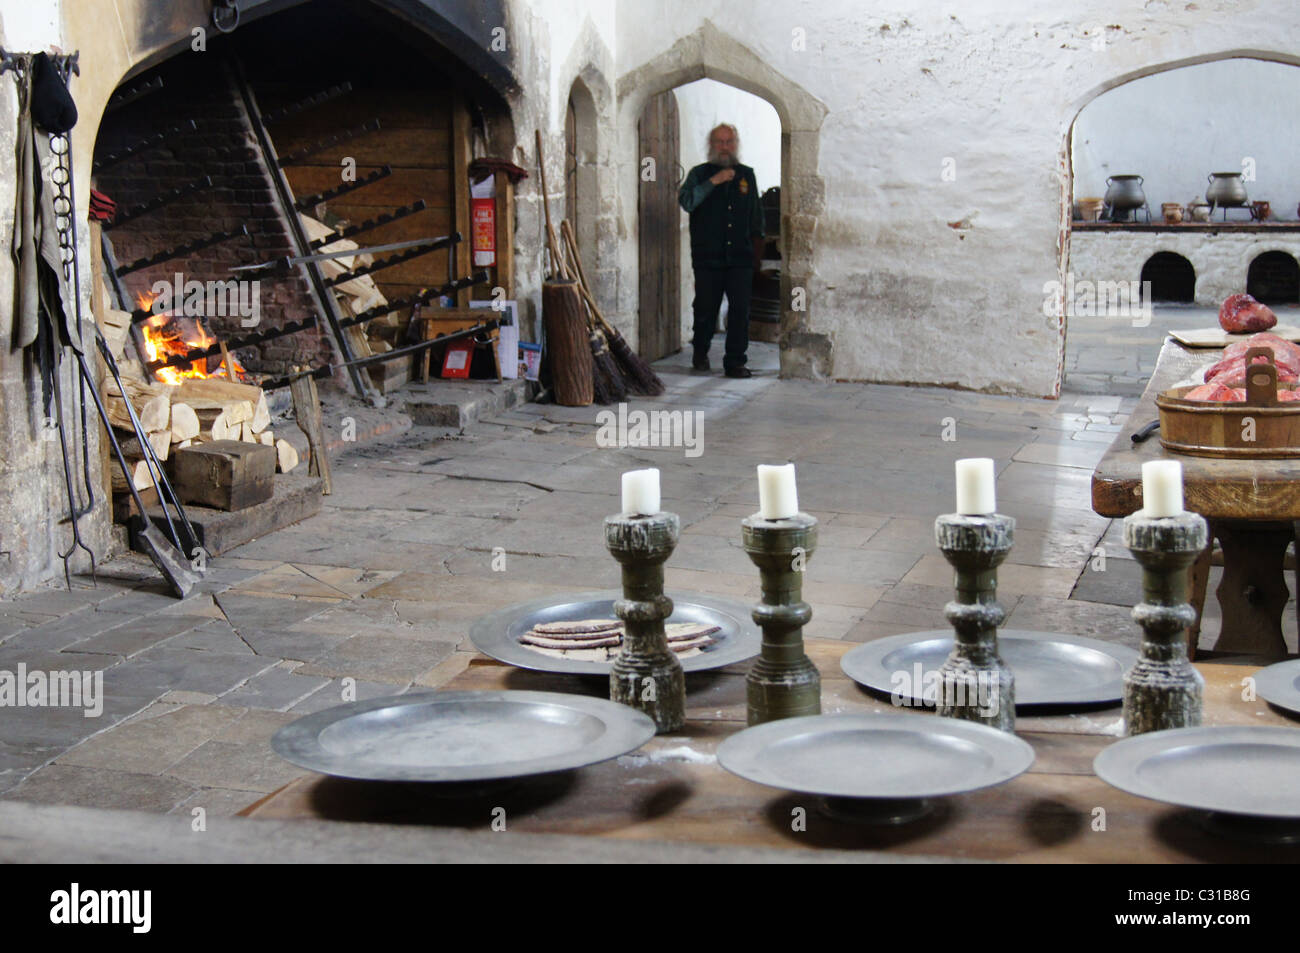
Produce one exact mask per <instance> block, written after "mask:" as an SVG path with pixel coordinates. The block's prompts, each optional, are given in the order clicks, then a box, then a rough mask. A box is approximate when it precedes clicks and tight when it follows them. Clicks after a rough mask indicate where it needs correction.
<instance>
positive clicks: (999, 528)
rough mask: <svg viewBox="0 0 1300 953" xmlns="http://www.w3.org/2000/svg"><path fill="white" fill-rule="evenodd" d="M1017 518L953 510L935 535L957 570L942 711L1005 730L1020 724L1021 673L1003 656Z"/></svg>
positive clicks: (937, 525)
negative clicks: (1006, 580)
mask: <svg viewBox="0 0 1300 953" xmlns="http://www.w3.org/2000/svg"><path fill="white" fill-rule="evenodd" d="M1015 529H1016V521H1015V520H1014V519H1012V518H1011V517H1010V516H1002V515H1000V514H995V513H991V514H989V515H987V516H967V515H963V514H960V513H949V514H947V515H946V516H940V517H939V518H938V519H936V520H935V521H934V538H935V542H936V543H937V544H938V546H939V549H940V550H942V551H943V555H944V558H946V559H947V560H948V562H950V563H951V564H952V566H953V568H954V569H955V570H956V571H957V579H956V583H955V588H956V596H957V598H956V601H954V602H950V603H948V605H947V606H945V607H944V610H943V613H944V615H945V616H946V617H947V619H948V621H949V622H950V623H951V624H952V627H953V630H954V635H955V637H954V640H953V646H952V652H951V654H949V656H948V658H947V659H946V660H945V661H944V663H943V665H942V666H940V668H939V697H938V699H937V705H938V710H939V714H940V715H944V716H946V717H948V718H962V719H965V720H966V721H976V722H979V723H980V724H984V725H989V726H990V727H993V728H1001V729H1002V730H1003V731H1014V730H1015V725H1016V697H1015V678H1014V677H1013V676H1012V674H1011V669H1010V668H1008V667H1007V664H1006V663H1005V662H1003V661H1002V658H1001V657H1000V656H999V655H998V626H999V625H1001V624H1002V622H1003V621H1004V620H1005V619H1006V612H1004V611H1003V609H1002V606H1001V604H1000V603H999V602H998V601H997V592H998V572H997V567H998V566H999V565H1001V563H1002V561H1003V560H1004V559H1006V558H1007V554H1008V553H1009V552H1011V545H1012V540H1013V537H1014V535H1015Z"/></svg>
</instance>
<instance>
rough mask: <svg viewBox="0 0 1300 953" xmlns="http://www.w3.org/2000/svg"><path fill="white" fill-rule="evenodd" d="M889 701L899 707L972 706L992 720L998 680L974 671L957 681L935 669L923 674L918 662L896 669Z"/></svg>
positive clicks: (892, 674) (950, 675)
mask: <svg viewBox="0 0 1300 953" xmlns="http://www.w3.org/2000/svg"><path fill="white" fill-rule="evenodd" d="M889 685H890V688H891V691H890V694H889V700H890V701H891V702H892V703H893V704H894V705H895V706H896V707H899V708H920V707H924V706H934V705H940V704H942V705H944V706H947V707H951V706H957V707H961V708H967V707H975V708H978V709H979V712H980V714H981V715H983V716H984V717H986V718H992V717H993V716H994V715H996V714H997V713H998V707H999V698H1000V697H1001V693H1000V692H999V691H998V677H997V673H996V672H985V671H976V672H974V673H972V676H968V677H966V678H957V677H956V676H955V675H953V674H952V673H947V674H944V673H943V672H941V671H940V670H939V669H937V668H933V669H930V670H929V671H926V670H925V669H924V667H923V666H922V665H921V663H920V662H915V663H913V664H912V667H911V669H910V670H909V669H897V670H895V671H894V672H892V673H891V674H890V676H889Z"/></svg>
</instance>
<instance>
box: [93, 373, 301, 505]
mask: <svg viewBox="0 0 1300 953" xmlns="http://www.w3.org/2000/svg"><path fill="white" fill-rule="evenodd" d="M122 389H124V390H125V391H126V393H122V391H121V390H119V389H118V387H117V384H116V382H115V381H113V380H111V379H110V380H109V381H108V383H107V385H106V387H105V393H104V402H105V405H106V407H107V409H108V416H109V420H110V421H111V422H112V424H113V428H114V429H115V430H117V431H119V436H118V439H119V441H120V443H121V445H122V452H123V455H124V456H125V457H126V458H127V464H128V466H129V467H130V468H131V470H132V482H134V484H135V487H136V489H137V490H144V489H148V488H149V487H150V486H153V482H154V481H153V478H152V476H151V475H150V473H149V468H148V466H147V465H146V464H145V461H144V450H143V448H142V447H141V446H140V442H139V440H137V439H136V436H135V429H134V428H133V427H132V425H131V416H130V413H129V411H128V410H127V405H128V403H129V405H130V407H131V408H132V409H133V410H134V411H135V415H136V418H137V419H138V420H139V421H140V425H141V429H142V430H144V432H145V437H146V439H147V440H148V442H149V445H150V446H151V447H152V448H153V451H154V453H155V454H156V455H157V457H158V459H159V460H160V461H161V460H166V459H167V458H168V457H169V456H170V454H171V448H172V446H173V445H174V446H176V447H188V446H191V445H193V444H195V443H206V442H209V441H213V440H243V441H245V442H247V443H261V444H266V445H268V446H274V447H276V449H277V456H278V459H279V464H280V471H281V472H283V473H288V472H289V471H290V470H292V469H293V468H294V467H296V466H297V465H298V459H297V453H296V452H294V451H293V448H292V446H289V445H288V443H287V442H286V441H283V440H277V439H276V437H275V433H274V431H273V430H272V429H271V413H270V410H269V409H268V408H267V404H266V394H265V393H264V392H263V391H262V389H261V388H260V387H258V386H256V385H254V384H240V383H236V382H234V381H230V380H226V379H225V378H221V377H204V378H187V379H185V380H184V381H182V382H181V383H180V384H144V383H139V382H136V381H133V380H127V379H125V378H124V379H123V381H122ZM280 444H284V445H285V446H286V447H288V451H287V452H286V451H285V450H283V449H281V448H280ZM113 489H114V491H122V492H125V490H126V478H125V477H124V476H123V475H122V474H121V473H120V472H117V471H116V468H114V474H113Z"/></svg>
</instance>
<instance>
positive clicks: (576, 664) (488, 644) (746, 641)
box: [469, 591, 763, 675]
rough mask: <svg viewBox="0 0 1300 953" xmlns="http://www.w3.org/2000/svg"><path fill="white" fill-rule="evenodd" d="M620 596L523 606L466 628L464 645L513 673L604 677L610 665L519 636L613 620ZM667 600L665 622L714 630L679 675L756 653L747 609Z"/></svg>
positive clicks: (726, 602)
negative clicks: (547, 625) (576, 622)
mask: <svg viewBox="0 0 1300 953" xmlns="http://www.w3.org/2000/svg"><path fill="white" fill-rule="evenodd" d="M622 595H623V594H622V593H621V592H616V591H604V592H575V593H566V594H564V595H559V596H547V597H546V598H543V599H534V600H533V601H531V602H523V603H520V604H519V605H514V606H510V607H509V608H507V609H502V610H500V611H499V612H494V613H492V614H491V615H489V616H484V617H483V618H481V619H479V620H478V621H477V622H475V623H474V624H473V626H471V627H470V630H469V637H470V641H471V642H473V643H474V647H475V648H477V649H478V650H479V651H480V652H482V653H483V654H484V655H489V656H491V657H492V658H494V659H497V660H498V661H501V662H507V663H509V664H510V665H516V666H518V667H519V668H527V669H532V670H534V671H538V672H564V673H567V674H570V675H608V674H609V670H610V669H611V668H613V665H614V663H613V662H612V661H609V662H593V661H589V660H587V659H569V658H561V657H559V656H555V655H545V654H543V653H541V652H535V651H533V650H532V649H530V648H529V647H528V646H526V645H524V644H523V643H522V642H520V641H519V636H521V635H523V634H524V633H525V632H527V631H528V630H529V629H531V628H532V627H533V626H534V625H537V623H539V622H561V621H563V620H565V619H602V618H606V617H608V618H610V619H613V618H616V616H615V615H614V601H615V600H616V599H620V598H622ZM668 596H669V598H671V599H672V600H673V614H672V615H671V616H669V618H668V621H669V622H701V623H705V624H707V625H716V626H719V627H720V631H719V632H715V633H714V635H713V638H714V639H715V640H716V641H715V642H714V643H713V644H712V645H709V646H706V647H705V648H704V650H703V651H702V652H701V653H700V654H699V655H693V656H691V657H690V658H686V659H682V660H681V662H682V670H683V671H686V672H700V671H705V670H707V669H713V668H722V666H724V665H730V664H732V663H733V662H743V661H745V659H749V658H753V657H754V656H755V655H757V654H758V651H759V648H760V647H761V645H762V641H763V635H762V633H761V632H760V631H759V629H758V626H756V625H755V624H754V620H753V616H752V615H751V613H752V612H753V607H752V606H750V605H747V604H745V603H743V602H737V601H734V600H731V599H719V598H716V597H714V596H706V595H703V594H701V593H696V592H669V593H668Z"/></svg>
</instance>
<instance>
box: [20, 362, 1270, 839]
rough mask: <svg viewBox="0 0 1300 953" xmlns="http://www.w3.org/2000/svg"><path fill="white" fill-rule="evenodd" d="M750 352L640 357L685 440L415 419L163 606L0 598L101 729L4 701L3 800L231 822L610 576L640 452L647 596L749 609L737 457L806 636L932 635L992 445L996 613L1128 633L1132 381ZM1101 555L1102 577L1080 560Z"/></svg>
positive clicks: (572, 413)
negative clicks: (937, 375) (1110, 510)
mask: <svg viewBox="0 0 1300 953" xmlns="http://www.w3.org/2000/svg"><path fill="white" fill-rule="evenodd" d="M751 355H752V358H753V362H752V363H751V367H754V368H755V369H756V375H755V377H754V378H752V379H750V380H730V379H727V378H725V377H723V376H721V374H720V372H719V371H716V370H715V371H713V372H712V373H711V374H699V373H693V372H691V371H690V370H689V369H688V367H687V366H686V361H687V357H686V355H677V356H676V357H675V358H672V359H668V360H666V361H664V362H661V364H660V368H661V372H662V373H663V376H664V379H665V381H666V383H667V384H668V391H667V393H666V394H665V395H664V396H663V397H662V398H660V399H656V400H653V401H650V400H634V401H633V402H632V409H655V408H659V409H671V410H683V411H687V412H696V411H698V412H700V413H701V414H702V415H703V430H702V445H701V446H702V453H701V454H700V455H698V456H688V455H687V454H686V452H685V448H682V447H664V448H608V447H600V446H597V442H596V434H597V426H596V415H597V413H598V412H599V411H600V408H597V407H588V408H563V407H558V406H554V405H538V404H529V405H524V406H522V407H518V408H515V409H514V410H512V411H510V412H509V413H506V414H504V415H502V416H500V417H495V418H492V419H491V421H490V422H484V423H479V424H477V425H476V426H475V427H474V428H473V429H472V430H471V431H469V432H466V433H463V434H462V433H456V432H453V431H449V430H439V429H435V428H420V427H417V428H415V429H412V430H409V431H407V432H405V433H402V434H389V435H387V436H385V437H383V438H381V439H379V440H378V441H376V442H373V443H371V444H369V445H366V446H359V447H355V448H352V449H350V450H349V451H348V452H346V453H342V454H340V455H338V456H337V457H335V458H334V460H333V464H332V466H333V472H334V483H335V492H334V494H333V495H332V496H330V497H326V500H325V507H324V509H323V510H322V512H321V513H320V514H319V515H318V516H316V517H314V518H312V519H309V520H307V521H305V522H303V523H300V524H298V525H296V526H292V527H290V528H288V529H285V530H282V531H280V532H278V533H275V534H273V535H272V536H269V537H266V538H263V539H259V540H256V541H254V542H251V543H249V544H247V545H245V546H243V547H240V548H239V549H238V550H235V551H234V552H232V553H230V554H228V555H225V556H222V557H219V558H217V559H214V560H213V561H212V563H211V565H210V569H209V572H208V575H207V577H206V579H205V581H204V583H203V585H202V592H200V593H199V594H196V595H193V596H192V597H191V598H189V599H186V600H185V601H183V602H181V601H177V600H176V599H174V598H173V597H171V596H170V595H168V594H167V593H166V592H165V590H164V588H163V586H162V585H161V584H160V582H159V581H158V580H157V579H156V574H155V571H154V569H153V567H152V565H151V564H149V563H148V562H147V561H145V560H144V559H143V558H141V557H136V556H127V557H123V558H119V559H117V560H114V561H113V562H112V563H111V564H109V565H108V566H107V567H105V568H104V569H103V571H102V572H101V574H100V578H99V586H98V588H95V589H89V588H78V589H76V590H74V591H72V592H67V591H65V590H63V589H59V588H49V589H47V590H43V591H40V592H35V593H30V594H27V595H24V596H22V597H19V598H17V599H14V600H10V601H6V602H2V603H0V670H10V671H12V670H14V669H15V668H16V666H17V665H18V664H20V663H22V664H25V665H26V666H27V668H28V669H29V670H38V669H40V670H46V671H54V670H72V671H82V670H99V671H102V672H103V673H104V675H103V677H104V694H105V704H104V710H103V713H102V714H101V715H100V716H99V717H97V718H85V717H83V714H82V712H81V711H80V710H70V709H33V708H26V709H23V708H12V709H6V710H3V711H0V797H5V798H15V799H21V800H28V801H37V802H47V803H65V804H77V805H85V806H95V807H127V808H133V809H137V810H144V811H152V812H159V813H165V812H173V813H186V814H188V813H190V812H191V810H192V809H193V808H194V807H202V808H204V809H205V810H206V811H208V812H209V813H215V814H218V815H226V814H233V813H235V812H237V811H239V810H240V809H242V808H244V807H246V806H247V805H249V804H251V803H252V802H254V801H256V800H257V799H259V798H260V797H262V796H263V795H265V794H268V793H270V792H272V791H274V790H276V789H277V788H278V787H280V786H281V785H283V784H285V783H287V782H289V781H291V780H292V779H294V778H295V777H297V776H299V774H300V773H302V772H300V771H299V770H298V769H296V768H294V767H293V766H291V765H289V764H287V763H285V762H283V761H281V760H280V759H279V758H277V757H276V756H275V754H274V753H273V752H272V751H271V749H270V745H269V740H270V737H271V735H272V734H273V733H274V732H275V730H276V729H277V728H279V727H280V726H281V725H284V724H286V723H288V722H290V721H292V720H294V719H295V718H298V717H299V716H301V715H303V714H304V713H308V712H313V711H318V710H320V709H323V708H327V707H329V706H331V705H335V704H338V703H340V702H341V701H343V700H344V699H345V698H350V697H356V698H359V699H360V698H366V697H373V696H378V695H383V694H394V693H398V692H402V691H405V690H408V689H411V688H419V687H425V686H431V687H436V686H440V685H443V684H445V683H446V682H447V681H448V680H449V679H451V678H452V677H454V676H455V675H456V674H457V673H458V672H460V671H461V670H463V669H464V668H465V666H466V665H467V664H468V662H469V659H470V658H471V656H472V654H473V650H472V647H471V646H470V645H469V643H468V640H467V638H466V632H467V630H468V627H469V625H470V623H471V622H472V621H473V620H474V619H476V618H477V617H479V616H481V615H484V614H486V613H488V612H490V611H493V610H494V609H497V608H500V607H502V606H505V605H508V604H511V603H514V602H519V601H523V600H527V599H532V598H534V597H538V596H543V595H547V594H553V593H558V592H562V591H566V590H574V589H592V588H606V587H608V588H613V587H615V586H617V584H618V578H619V576H618V570H617V566H616V564H615V563H614V562H613V560H612V559H611V558H610V557H609V555H608V554H607V553H606V551H605V549H604V546H603V543H602V536H601V518H602V517H603V516H604V515H605V514H607V513H612V512H614V511H616V510H617V509H618V506H619V504H618V492H619V474H620V473H621V472H622V471H623V470H626V469H631V468H635V467H640V466H657V467H659V468H660V470H661V471H662V484H663V498H664V506H665V508H666V509H671V510H673V511H675V512H677V513H679V514H680V516H681V519H682V527H683V532H682V539H681V542H680V544H679V546H678V548H677V551H676V553H675V554H674V556H673V557H672V559H671V560H670V561H669V563H668V568H667V583H668V586H669V589H670V592H671V591H673V590H676V591H683V590H695V591H700V592H708V593H714V594H723V595H730V596H737V597H741V598H744V599H747V600H756V599H757V597H758V576H757V573H756V571H755V570H754V568H753V566H752V565H751V564H750V562H749V560H748V559H747V557H746V556H745V554H744V552H743V551H742V550H741V548H740V539H739V523H740V520H741V519H742V518H743V517H744V516H746V515H748V514H749V513H751V512H753V511H754V510H755V509H756V508H757V489H756V482H755V476H754V466H755V464H758V463H764V462H766V463H773V462H781V461H784V460H787V459H789V460H793V461H795V462H796V463H797V464H798V479H799V499H800V503H801V508H802V509H804V510H806V511H807V512H810V513H813V514H815V515H816V516H817V517H818V518H819V520H820V521H821V530H820V544H819V547H818V549H817V551H816V552H815V554H814V555H813V556H812V558H811V560H810V561H809V564H808V569H807V581H806V584H805V589H804V593H805V598H806V599H807V600H808V601H809V602H810V603H811V604H812V606H813V609H814V615H813V620H812V623H811V625H810V626H809V627H808V629H807V634H808V635H809V636H812V637H818V638H829V639H848V640H853V641H866V640H870V639H875V638H880V637H882V636H887V635H893V634H896V633H900V632H906V631H912V630H916V629H925V628H939V627H943V626H945V621H944V618H943V613H942V607H943V605H944V603H945V602H947V601H948V600H949V599H950V598H951V594H952V593H951V574H950V572H949V568H948V566H947V564H946V563H945V562H944V560H943V558H942V557H941V556H940V555H939V554H938V553H937V552H936V550H935V548H934V540H933V520H934V517H935V515H936V514H938V513H941V512H948V511H950V510H951V509H952V498H953V476H952V474H953V468H952V461H953V460H954V459H956V458H958V457H970V456H991V457H993V458H994V459H995V460H996V461H997V468H998V501H999V510H1000V511H1002V512H1005V513H1008V514H1010V515H1013V516H1014V517H1015V518H1016V520H1017V530H1016V546H1015V549H1014V550H1013V552H1012V554H1011V557H1010V558H1009V559H1008V561H1007V563H1006V564H1005V565H1004V567H1003V569H1002V571H1001V575H1000V587H999V589H1000V595H1001V599H1002V601H1003V603H1004V605H1005V607H1006V609H1007V610H1008V612H1009V620H1008V623H1007V624H1008V625H1009V626H1013V627H1017V628H1036V629H1049V630H1058V631H1063V632H1073V633H1078V634H1083V635H1091V636H1095V637H1098V638H1102V639H1110V640H1115V641H1120V642H1124V643H1127V644H1136V631H1135V628H1134V626H1133V624H1132V623H1131V621H1130V620H1129V608H1128V607H1129V606H1131V605H1132V603H1133V602H1134V601H1135V599H1136V597H1137V594H1138V591H1139V589H1138V574H1137V571H1136V564H1134V563H1133V561H1132V560H1131V559H1130V558H1129V556H1128V553H1127V551H1126V550H1124V548H1123V546H1122V543H1121V542H1120V540H1119V537H1118V529H1119V527H1118V525H1114V526H1112V525H1111V522H1110V521H1108V520H1106V519H1103V518H1102V517H1099V516H1097V515H1096V514H1095V513H1093V512H1092V510H1091V508H1090V495H1089V480H1090V476H1091V471H1092V468H1093V466H1094V465H1095V464H1096V462H1097V460H1098V459H1099V458H1100V456H1101V454H1102V452H1103V451H1104V450H1105V448H1106V446H1107V445H1108V444H1109V442H1110V441H1111V439H1112V438H1113V436H1114V434H1115V433H1116V431H1117V430H1118V429H1119V427H1120V424H1121V423H1122V422H1123V420H1124V419H1125V416H1126V415H1127V413H1128V411H1129V410H1130V409H1131V407H1132V405H1133V403H1134V400H1133V398H1131V397H1127V398H1121V397H1119V396H1115V395H1099V396H1090V395H1074V396H1066V397H1064V398H1062V399H1061V400H1060V401H1047V400H1030V399H1019V398H1012V397H997V396H988V395H983V394H972V393H966V392H960V391H952V390H942V389H932V388H906V387H884V386H872V385H856V384H826V383H814V382H807V381H780V380H778V379H777V377H776V373H775V368H776V352H775V348H774V347H773V346H770V345H758V344H756V345H754V348H753V351H752V352H751ZM945 437H950V438H952V439H945ZM1099 546H1101V547H1103V551H1104V553H1105V556H1106V563H1105V571H1104V572H1096V571H1093V570H1092V569H1090V568H1089V565H1090V562H1095V561H1094V560H1093V557H1094V555H1095V553H1096V552H1097V551H1098V547H1099ZM502 556H504V571H496V570H495V569H494V562H495V565H496V568H497V569H500V568H501V557H502ZM1287 618H1288V620H1293V618H1294V615H1293V613H1290V612H1288V615H1287ZM1207 619H1208V622H1207V625H1208V626H1209V628H1211V629H1213V628H1214V627H1215V626H1214V622H1213V607H1208V608H1207ZM1288 624H1289V626H1290V631H1291V639H1292V642H1293V643H1294V622H1293V621H1289V623H1288Z"/></svg>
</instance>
